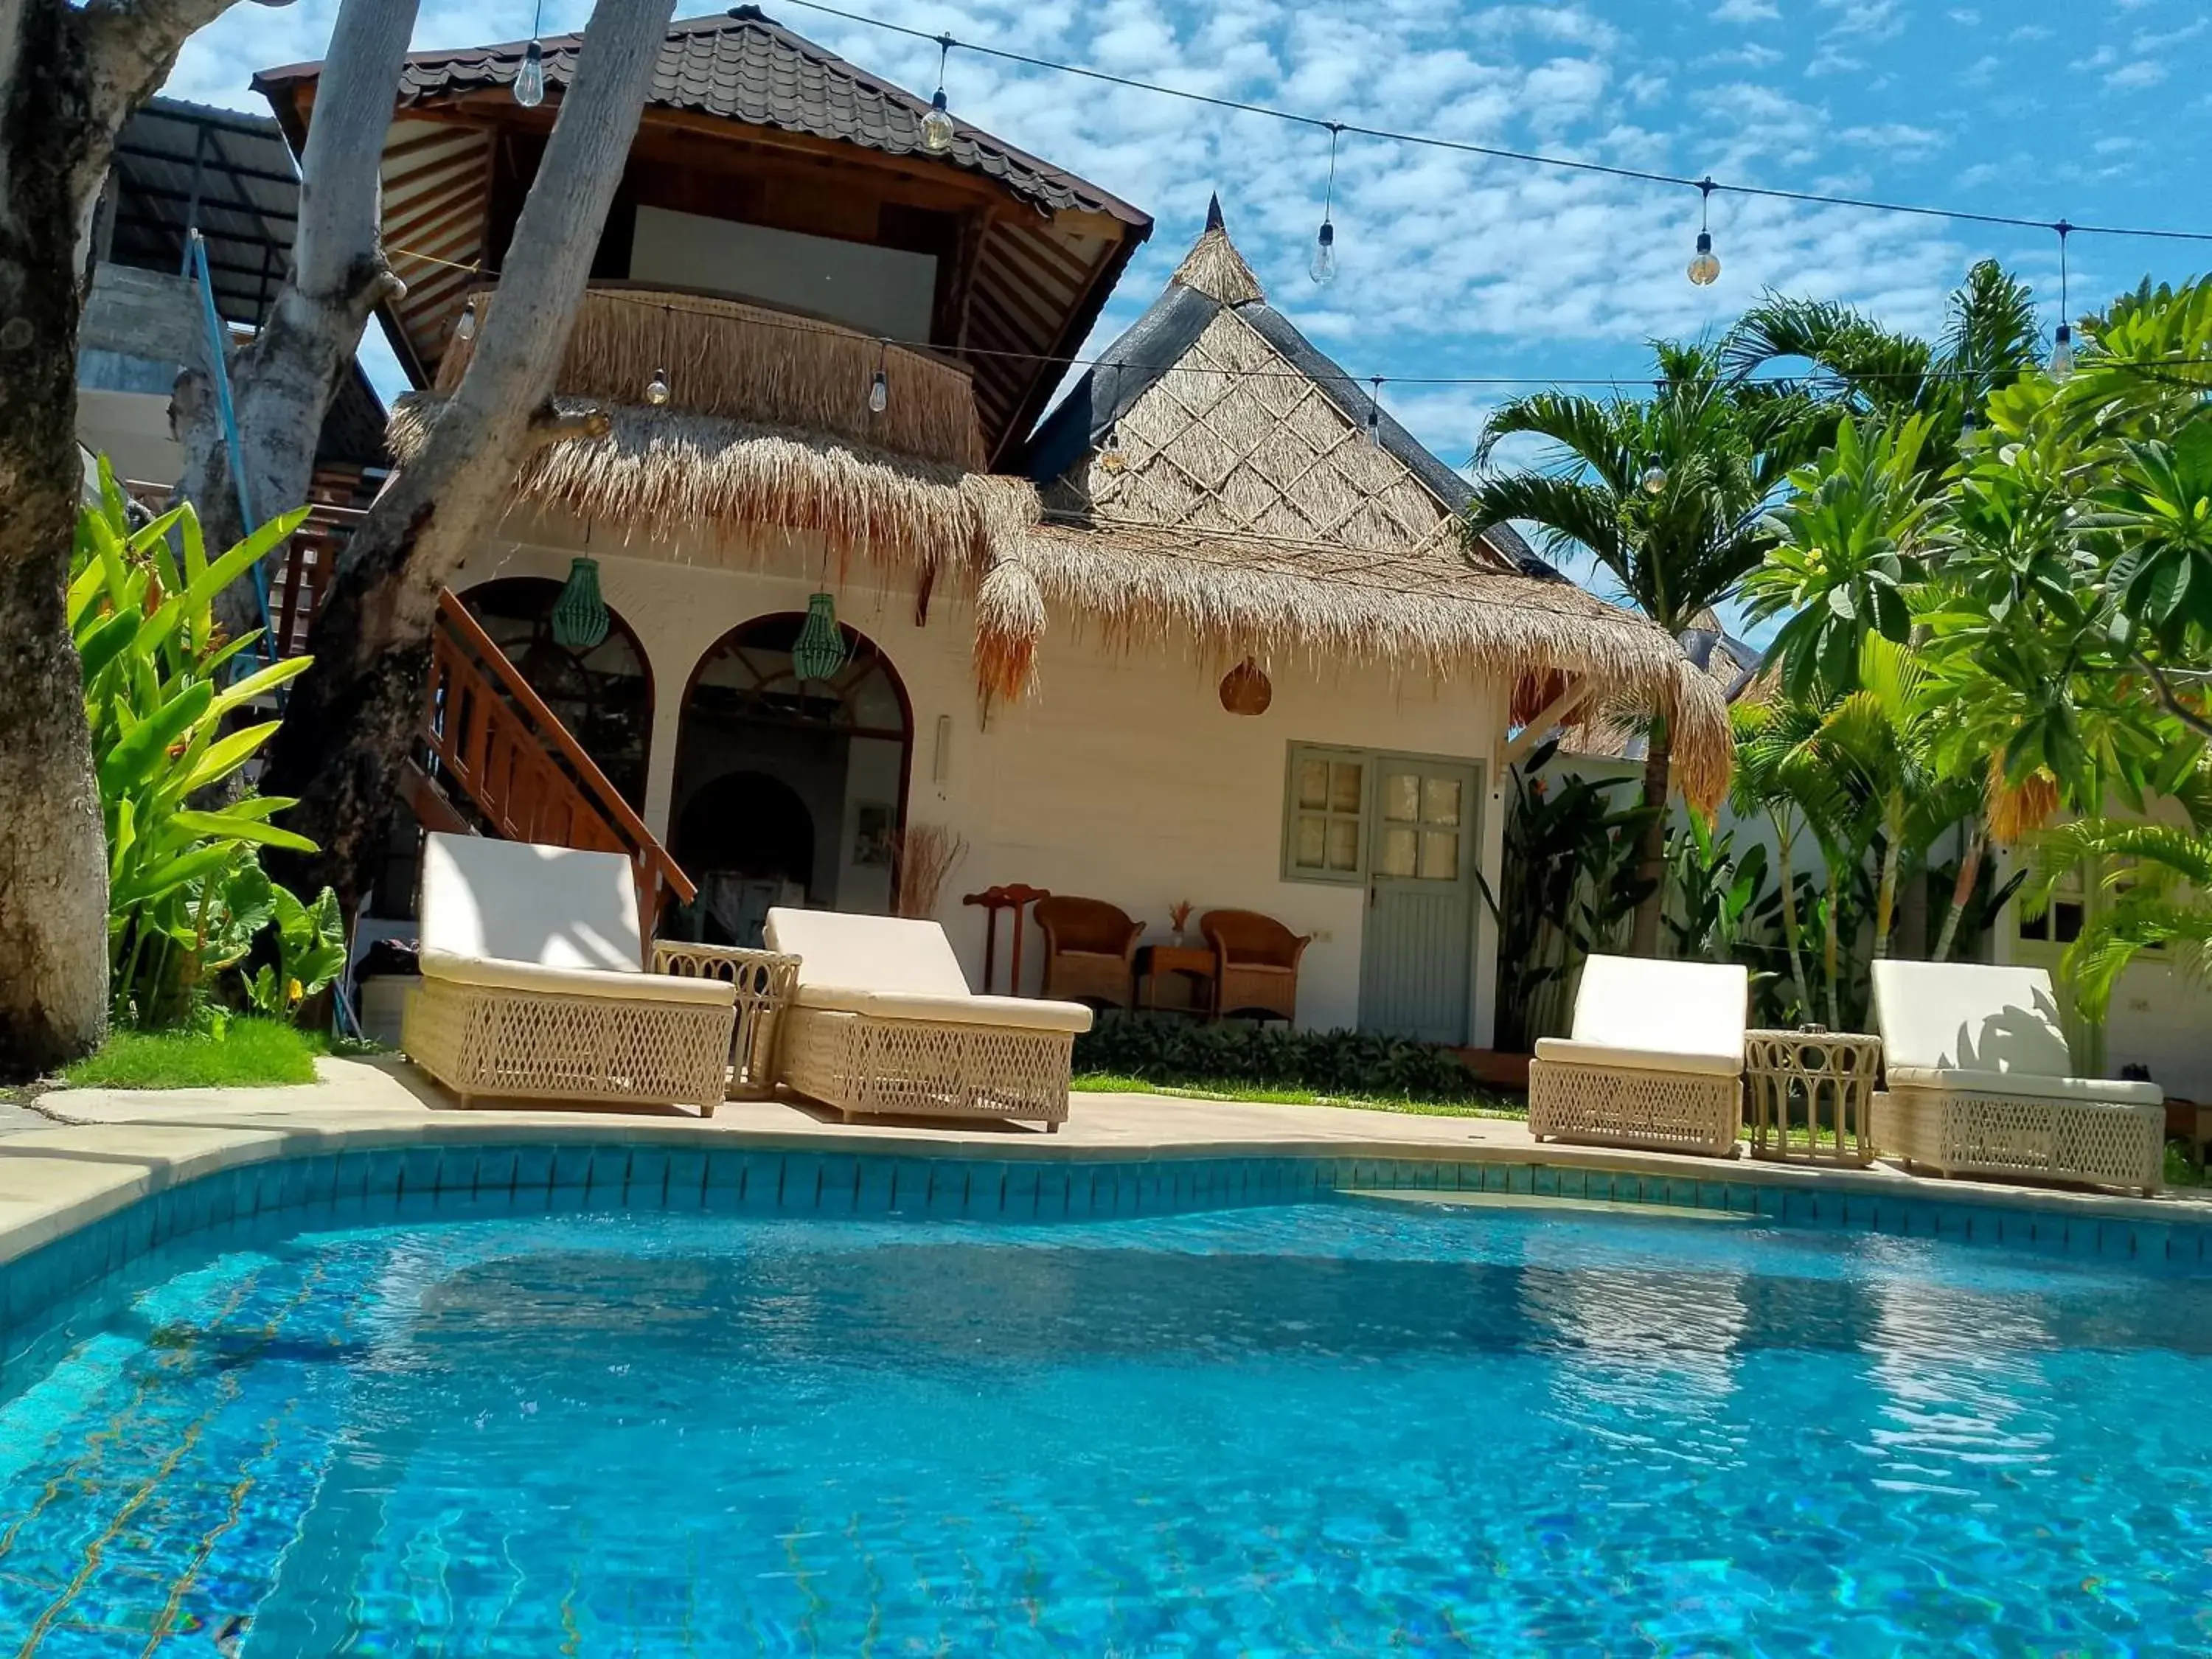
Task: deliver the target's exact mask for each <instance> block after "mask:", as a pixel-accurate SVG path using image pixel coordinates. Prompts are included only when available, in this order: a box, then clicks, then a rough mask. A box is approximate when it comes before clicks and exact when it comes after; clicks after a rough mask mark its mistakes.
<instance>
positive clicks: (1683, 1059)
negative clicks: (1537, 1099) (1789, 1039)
mask: <svg viewBox="0 0 2212 1659" xmlns="http://www.w3.org/2000/svg"><path fill="white" fill-rule="evenodd" d="M1536 1058H1537V1059H1539V1060H1552V1061H1554V1062H1556V1063H1558V1064H1561V1065H1566V1066H1613V1067H1617V1068H1619V1069H1620V1070H1622V1071H1626V1072H1673V1073H1677V1074H1678V1075H1680V1074H1683V1073H1687V1074H1688V1075H1690V1076H1692V1077H1735V1075H1737V1073H1741V1071H1742V1070H1743V1054H1742V1053H1741V1050H1739V1051H1738V1052H1736V1053H1735V1054H1683V1053H1680V1052H1679V1051H1674V1050H1665V1049H1657V1048H1614V1047H1613V1045H1612V1044H1611V1043H1606V1042H1575V1041H1573V1040H1572V1039H1571V1038H1568V1037H1539V1038H1537V1039H1536Z"/></svg>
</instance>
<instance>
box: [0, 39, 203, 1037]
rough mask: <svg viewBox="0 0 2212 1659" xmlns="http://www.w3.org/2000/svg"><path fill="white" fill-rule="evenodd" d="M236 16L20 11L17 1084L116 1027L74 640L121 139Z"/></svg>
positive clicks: (8, 265)
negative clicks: (79, 397)
mask: <svg viewBox="0 0 2212 1659" xmlns="http://www.w3.org/2000/svg"><path fill="white" fill-rule="evenodd" d="M230 3H231V0H136V3H133V0H110V3H109V4H107V5H106V6H104V7H102V8H100V9H97V10H90V9H79V8H77V7H75V6H71V5H68V4H64V3H63V0H0V685H4V686H5V687H6V688H7V696H6V697H5V699H4V700H0V1077H23V1076H34V1075H36V1074H38V1073H40V1072H43V1071H46V1070H49V1069H51V1068H52V1067H53V1066H56V1065H58V1064H59V1063H60V1062H62V1061H64V1060H70V1059H72V1058H74V1057H75V1056H76V1055H78V1054H83V1053H86V1052H87V1051H88V1050H89V1049H90V1048H92V1047H93V1046H94V1044H96V1043H97V1042H99V1041H100V1035H101V1033H102V1031H103V1030H105V1029H106V1017H107V939H106V916H107V879H106V876H107V857H106V844H105V842H104V838H103V836H102V832H101V829H100V800H99V795H98V793H97V792H96V789H95V787H94V781H93V772H92V759H91V755H90V753H89V739H88V731H87V727H86V724H85V718H84V687H83V683H82V678H81V677H80V675H79V672H78V669H77V659H76V649H75V648H74V647H73V646H72V645H71V643H70V635H69V627H68V614H67V608H66V605H65V602H64V592H63V590H64V585H65V583H66V581H67V580H68V575H69V558H70V545H71V542H72V540H73V538H74V534H75V529H76V508H77V497H78V494H79V491H80V489H81V488H82V477H83V475H82V469H81V467H80V465H79V464H78V459H77V450H76V337H77V313H78V311H79V309H80V307H82V302H83V289H82V283H83V281H84V279H85V277H86V276H87V275H88V270H87V267H88V262H89V258H90V252H91V230H92V214H93V208H94V204H95V203H96V202H97V201H98V200H99V197H100V189H101V187H102V185H104V184H105V182H106V177H107V168H108V162H109V158H110V157H111V155H112V153H113V149H114V145H115V135H116V133H117V131H118V130H119V129H120V128H121V126H122V125H123V123H124V121H125V118H128V116H129V115H130V113H131V111H132V110H134V109H136V108H137V106H139V105H140V104H142V103H143V102H144V101H145V100H146V99H147V98H148V97H149V96H150V95H151V94H152V93H153V90H154V88H155V87H157V86H159V85H160V84H161V82H162V80H163V79H164V78H165V77H166V76H167V74H168V72H169V69H170V66H171V65H172V64H174V63H175V61H176V56H177V49H178V47H179V46H181V45H182V44H183V42H184V40H185V36H187V35H189V34H190V33H191V32H192V31H193V30H194V29H196V28H197V27H200V26H201V25H202V24H204V23H205V22H207V21H209V20H210V19H211V18H213V17H215V16H216V15H218V14H219V13H221V12H222V10H224V9H226V7H227V6H228V5H229V4H230Z"/></svg>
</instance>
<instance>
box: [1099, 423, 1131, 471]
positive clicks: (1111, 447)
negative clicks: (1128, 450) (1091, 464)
mask: <svg viewBox="0 0 2212 1659" xmlns="http://www.w3.org/2000/svg"><path fill="white" fill-rule="evenodd" d="M1098 465H1099V467H1100V469H1101V470H1102V471H1107V472H1119V471H1121V470H1122V469H1123V468H1124V467H1126V466H1127V465H1129V458H1128V457H1127V455H1125V454H1123V453H1121V429H1120V428H1118V427H1117V428H1113V429H1111V430H1109V432H1108V433H1107V434H1106V441H1105V442H1104V443H1103V444H1101V445H1099V447H1098Z"/></svg>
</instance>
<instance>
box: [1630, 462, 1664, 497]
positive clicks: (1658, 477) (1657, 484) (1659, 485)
mask: <svg viewBox="0 0 2212 1659" xmlns="http://www.w3.org/2000/svg"><path fill="white" fill-rule="evenodd" d="M1636 482H1637V483H1639V484H1641V485H1643V486H1644V494H1645V495H1657V494H1658V493H1659V492H1660V491H1661V490H1662V489H1666V487H1667V469H1666V468H1665V467H1663V466H1662V465H1659V463H1658V462H1656V461H1654V462H1652V463H1651V465H1649V466H1647V467H1645V468H1644V476H1643V477H1640V478H1638V480H1637V481H1636Z"/></svg>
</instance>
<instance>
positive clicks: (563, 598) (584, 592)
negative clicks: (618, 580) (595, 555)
mask: <svg viewBox="0 0 2212 1659" xmlns="http://www.w3.org/2000/svg"><path fill="white" fill-rule="evenodd" d="M607 626H608V624H607V603H606V601H605V599H601V598H600V597H599V561H598V560H597V559H578V560H577V561H576V562H574V563H573V564H571V565H570V566H569V567H568V580H567V581H566V582H565V583H563V584H562V588H561V595H560V597H559V598H558V599H555V600H554V601H553V639H554V642H555V643H556V644H557V645H559V646H561V647H562V648H563V649H564V650H568V651H591V650H594V649H596V648H597V647H598V646H599V641H602V640H604V639H605V638H606V636H607Z"/></svg>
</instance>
